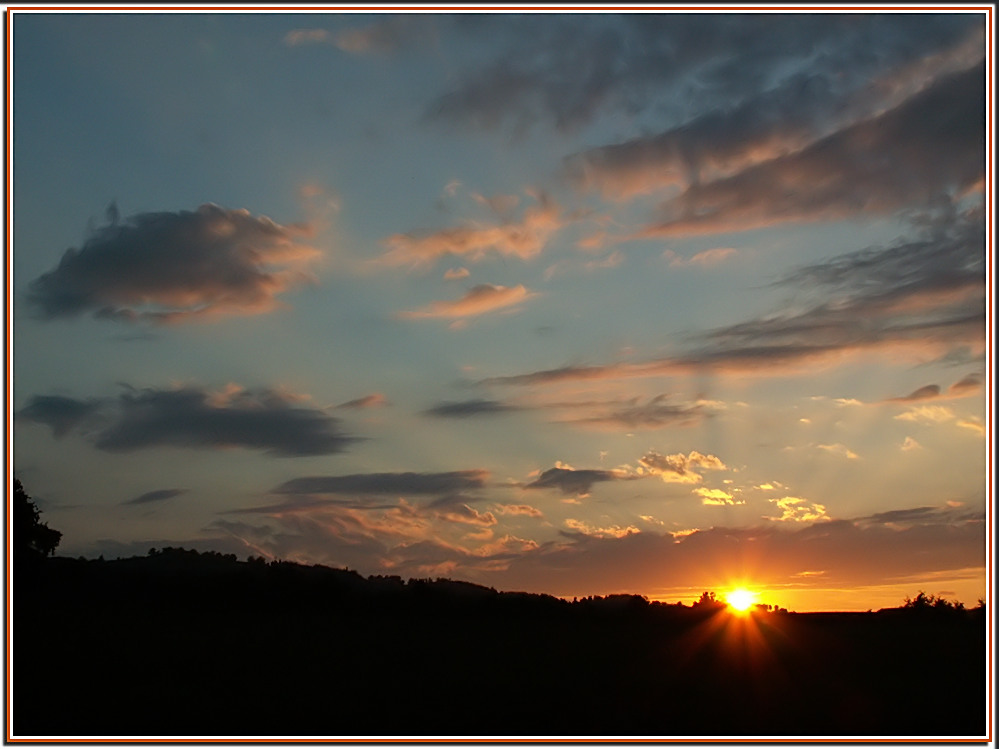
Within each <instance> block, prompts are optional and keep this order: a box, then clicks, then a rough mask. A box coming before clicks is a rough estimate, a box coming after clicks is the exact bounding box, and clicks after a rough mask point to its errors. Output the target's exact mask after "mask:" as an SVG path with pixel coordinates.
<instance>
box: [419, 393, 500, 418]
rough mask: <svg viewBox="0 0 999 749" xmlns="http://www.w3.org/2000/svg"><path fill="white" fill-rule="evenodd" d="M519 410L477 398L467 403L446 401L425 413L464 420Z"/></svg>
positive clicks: (494, 401) (497, 402) (498, 402)
mask: <svg viewBox="0 0 999 749" xmlns="http://www.w3.org/2000/svg"><path fill="white" fill-rule="evenodd" d="M517 410H519V409H518V407H517V406H511V405H509V404H507V403H503V402H501V401H496V400H486V399H483V398H475V399H472V400H466V401H445V402H443V403H438V404H437V405H435V406H433V407H432V408H428V409H427V410H426V411H424V413H425V414H427V415H428V416H438V417H442V418H449V419H455V418H457V419H464V418H469V417H473V416H495V415H497V414H504V413H510V412H511V411H517Z"/></svg>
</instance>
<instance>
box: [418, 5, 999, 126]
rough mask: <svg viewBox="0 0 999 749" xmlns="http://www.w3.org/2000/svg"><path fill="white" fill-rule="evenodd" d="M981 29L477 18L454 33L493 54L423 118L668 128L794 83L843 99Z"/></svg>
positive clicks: (716, 19)
mask: <svg viewBox="0 0 999 749" xmlns="http://www.w3.org/2000/svg"><path fill="white" fill-rule="evenodd" d="M981 27H982V22H981V19H980V18H973V17H969V16H965V17H962V16H961V15H959V14H939V15H934V14H919V15H914V14H910V15H902V14H873V13H871V14H863V15H847V14H817V13H811V14H737V13H726V14H680V13H662V14H655V13H641V14H629V13H623V14H613V15H599V16H594V15H584V14H559V15H537V14H531V15H530V16H517V15H508V16H482V17H478V18H475V19H469V20H466V21H464V22H463V23H462V24H460V28H464V29H466V30H468V31H469V32H470V33H473V34H479V35H483V36H485V35H488V38H489V40H490V42H493V43H495V42H496V41H497V40H498V41H499V42H500V47H501V52H500V54H499V55H498V56H497V57H495V58H494V59H492V60H491V61H489V62H487V63H486V64H484V65H482V66H480V67H475V66H471V67H469V68H468V69H467V70H464V71H462V75H461V77H459V79H458V83H457V85H456V86H455V87H454V88H453V89H452V90H451V91H449V92H447V93H445V94H444V95H442V96H440V97H439V98H437V99H436V100H434V101H433V102H431V104H430V106H429V107H428V109H427V117H428V118H430V119H432V120H443V121H446V122H452V123H456V124H460V125H463V126H466V127H472V128H479V129H491V128H496V127H499V126H502V125H504V124H509V125H511V126H512V127H513V128H514V129H515V131H520V132H522V131H524V130H526V129H527V128H529V127H531V126H532V125H533V124H535V123H537V122H551V123H553V124H554V125H555V126H556V127H557V128H559V129H562V130H570V129H574V128H578V127H580V126H583V125H586V124H587V123H589V122H591V121H592V120H593V119H594V118H595V117H596V116H597V115H599V114H601V113H604V112H614V111H617V112H624V113H627V114H629V115H634V114H636V113H638V112H642V111H644V110H651V111H654V112H655V114H656V115H657V117H658V118H659V119H660V121H662V120H665V121H666V122H670V123H675V124H674V125H671V126H673V127H675V126H677V125H680V124H681V123H684V122H687V121H690V120H693V119H695V118H696V117H697V116H698V115H699V114H702V113H704V112H705V111H711V110H715V109H719V108H721V107H733V106H735V107H738V106H739V105H740V103H741V102H742V101H743V100H751V99H753V98H755V97H757V96H759V95H760V94H761V93H763V92H766V91H769V90H771V89H774V88H778V89H780V88H781V87H782V86H783V85H784V81H785V80H786V79H787V78H794V77H795V76H805V77H809V78H812V79H817V80H818V81H819V83H818V85H819V86H820V87H821V86H834V87H835V89H834V92H835V93H838V94H840V95H842V94H844V93H849V92H851V91H852V90H854V89H856V88H857V87H859V86H860V85H862V84H863V83H865V82H866V81H868V80H869V79H870V78H871V77H873V76H876V75H878V74H879V73H881V72H883V71H885V70H889V69H892V68H894V67H897V66H900V65H905V64H908V63H911V62H912V61H914V60H916V59H917V58H919V57H921V56H924V55H928V54H934V53H937V54H939V53H942V52H943V51H945V50H947V49H948V48H950V47H952V46H953V45H955V44H957V43H958V42H959V41H960V40H961V39H962V38H963V37H964V36H966V35H967V34H968V33H969V31H970V30H971V29H973V28H981ZM554 49H557V50H558V51H559V54H557V55H553V54H551V50H554Z"/></svg>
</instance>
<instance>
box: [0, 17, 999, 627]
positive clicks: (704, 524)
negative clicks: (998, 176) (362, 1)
mask: <svg viewBox="0 0 999 749" xmlns="http://www.w3.org/2000/svg"><path fill="white" fill-rule="evenodd" d="M989 7H990V6H981V10H979V11H966V12H946V13H941V12H931V11H928V10H925V9H919V8H918V7H917V8H910V9H909V11H907V12H901V11H898V12H880V13H871V12H859V13H857V12H856V11H854V12H844V11H842V10H836V9H830V8H827V9H824V10H811V11H808V12H801V13H791V12H788V13H780V14H773V13H760V12H754V11H753V9H752V7H751V6H745V7H740V8H734V9H732V8H730V9H728V10H723V11H704V12H697V13H690V12H686V13H684V12H678V11H676V10H673V9H671V8H669V7H668V6H662V7H660V8H658V9H650V10H648V11H646V12H637V13H627V12H603V11H599V10H594V11H592V12H585V13H573V12H555V13H551V12H541V11H538V10H525V9H521V10H519V11H518V12H509V11H503V10H497V11H495V12H482V11H481V9H480V10H479V11H477V12H450V13H436V12H410V13H398V12H389V11H378V10H377V9H372V10H370V12H363V13H362V12H347V11H343V10H339V11H338V10H337V9H336V7H333V6H331V7H329V8H328V9H325V10H324V11H323V12H318V11H309V12H300V13H289V12H279V11H278V10H277V9H271V10H269V11H267V12H263V11H262V10H258V12H219V11H212V12H207V11H205V12H196V11H192V10H190V9H188V10H181V9H177V8H169V7H164V8H160V9H159V10H158V11H153V10H148V9H147V10H146V11H142V12H110V13H108V12H85V11H83V10H79V11H76V12H69V11H59V12H32V11H20V10H16V9H15V12H14V13H13V15H12V26H11V29H12V48H11V53H10V60H11V80H12V93H11V99H10V101H11V103H12V113H13V114H12V128H13V135H12V142H11V143H10V144H9V149H10V153H11V154H12V173H11V175H10V179H11V184H12V193H11V200H10V203H9V207H8V209H9V211H10V217H11V219H12V229H11V232H12V233H11V236H12V247H13V250H12V253H11V265H12V274H11V276H10V279H9V288H8V313H9V314H10V316H11V319H10V330H11V333H12V344H11V354H12V365H11V366H12V386H11V389H10V391H9V393H8V398H9V401H10V406H11V412H12V417H11V421H10V423H9V429H10V430H11V434H12V448H11V450H12V458H13V460H12V462H13V474H14V476H16V477H17V478H18V479H19V480H20V481H21V482H22V483H23V485H24V487H25V490H26V491H27V493H28V494H29V495H30V496H32V497H33V499H34V500H35V502H36V504H37V505H38V507H39V509H40V510H41V511H42V519H43V520H44V521H46V522H47V523H48V524H49V525H50V526H51V527H53V528H55V529H57V530H59V531H61V532H62V533H63V536H62V542H61V544H60V546H59V548H58V550H57V553H58V554H59V555H63V556H85V557H88V558H95V557H97V556H99V555H103V556H104V557H105V558H117V557H127V556H133V555H144V554H146V553H147V551H148V550H149V549H150V548H162V547H164V546H182V547H184V548H195V549H199V550H215V551H220V552H223V553H235V554H236V555H237V556H238V557H239V558H246V557H247V556H251V555H252V556H263V557H265V558H268V559H283V560H290V561H296V562H302V563H309V564H312V563H317V564H324V565H330V566H334V567H341V568H342V567H346V568H349V569H353V570H357V571H358V572H360V573H361V574H363V575H365V576H367V575H399V576H401V577H402V578H404V579H408V578H413V577H416V578H437V577H447V578H452V579H461V580H468V581H471V582H475V583H479V584H482V585H487V586H491V587H495V588H497V589H499V590H521V591H532V592H541V593H549V594H553V595H558V596H563V597H567V598H571V597H573V596H586V595H609V594H613V593H638V594H642V595H646V596H648V597H649V598H650V599H653V600H663V601H669V602H676V601H683V602H687V603H689V602H690V601H692V600H694V599H696V598H697V597H698V596H699V595H700V593H701V592H702V591H705V590H712V591H718V592H719V593H721V592H722V591H725V590H729V589H730V588H732V587H733V586H737V585H743V586H745V587H748V588H750V589H751V590H753V591H756V592H758V593H759V596H760V600H761V601H765V602H768V603H772V604H775V605H780V606H784V607H788V608H791V609H792V610H866V609H870V608H873V609H877V608H881V607H888V606H898V605H901V604H902V603H903V601H904V598H905V597H906V596H914V595H915V594H916V593H917V592H918V591H920V590H923V591H925V592H927V593H931V594H934V595H941V596H944V597H946V598H949V599H956V600H960V601H962V602H965V603H966V604H968V605H974V604H975V602H976V600H977V599H979V598H983V599H984V598H985V596H986V590H987V582H988V581H987V572H986V570H987V558H986V555H987V553H989V543H990V537H989V532H988V528H989V522H990V516H989V509H988V501H989V498H990V494H989V492H990V489H989V488H988V487H989V482H988V479H989V476H987V474H988V472H989V471H990V470H991V467H990V464H989V462H988V459H987V455H988V454H989V444H990V436H989V435H990V434H991V431H990V430H991V420H990V419H991V417H990V410H989V405H990V404H989V403H988V402H987V399H988V397H989V396H988V393H989V392H990V389H989V385H990V383H991V370H990V364H989V361H990V356H989V352H990V351H991V348H990V346H991V344H990V340H991V327H990V326H991V318H990V317H989V315H987V313H986V312H987V309H988V307H989V304H990V302H991V291H992V290H991V267H990V265H989V259H988V258H989V252H988V251H987V242H988V237H989V236H990V230H991V226H992V224H991V221H992V204H991V200H986V196H987V195H988V196H990V197H991V194H992V193H991V171H990V170H987V169H986V164H987V163H990V162H989V161H988V159H990V158H991V141H990V140H989V139H988V138H987V135H986V134H987V133H988V132H990V131H989V129H988V128H987V127H986V117H987V116H991V109H990V107H991V100H990V98H987V97H986V91H987V90H991V89H990V85H991V82H990V80H989V76H990V72H989V71H990V70H991V67H992V66H991V47H990V45H991V27H990V25H991V23H992V21H991V16H987V15H986V13H985V9H986V8H989ZM987 87H989V88H987ZM8 480H10V477H8Z"/></svg>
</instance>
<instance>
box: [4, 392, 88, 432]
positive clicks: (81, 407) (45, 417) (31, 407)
mask: <svg viewBox="0 0 999 749" xmlns="http://www.w3.org/2000/svg"><path fill="white" fill-rule="evenodd" d="M101 405H102V404H101V401H99V400H89V401H81V400H77V399H75V398H67V397H65V396H61V395H35V396H33V397H32V398H31V400H30V401H28V405H27V406H25V407H24V408H22V409H21V410H20V411H18V412H17V414H16V418H17V419H18V420H19V421H26V422H34V423H36V424H45V425H46V426H48V427H50V428H51V429H52V434H53V435H55V436H56V437H64V436H65V435H66V434H68V433H69V432H70V431H72V430H74V429H76V428H77V427H80V426H82V425H83V424H84V423H86V422H87V421H88V420H90V419H91V418H92V417H93V416H95V415H97V414H98V412H99V411H100V409H101Z"/></svg>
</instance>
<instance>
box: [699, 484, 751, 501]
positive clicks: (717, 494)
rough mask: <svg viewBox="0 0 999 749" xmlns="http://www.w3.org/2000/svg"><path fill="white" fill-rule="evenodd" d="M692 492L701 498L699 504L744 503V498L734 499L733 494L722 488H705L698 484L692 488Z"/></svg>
mask: <svg viewBox="0 0 999 749" xmlns="http://www.w3.org/2000/svg"><path fill="white" fill-rule="evenodd" d="M694 494H696V495H697V496H699V497H700V498H701V504H703V505H722V506H724V505H744V504H746V500H744V499H736V498H735V497H734V496H732V495H731V494H729V493H728V492H726V491H723V490H722V489H705V488H704V487H703V486H699V487H697V488H696V489H694Z"/></svg>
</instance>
